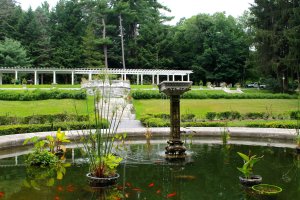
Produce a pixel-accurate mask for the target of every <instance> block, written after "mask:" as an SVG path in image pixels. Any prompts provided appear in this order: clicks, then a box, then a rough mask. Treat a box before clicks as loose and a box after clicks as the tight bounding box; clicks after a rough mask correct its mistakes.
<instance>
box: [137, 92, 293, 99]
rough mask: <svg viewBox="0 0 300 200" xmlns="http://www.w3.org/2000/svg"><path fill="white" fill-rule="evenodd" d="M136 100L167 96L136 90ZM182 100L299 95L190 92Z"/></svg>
mask: <svg viewBox="0 0 300 200" xmlns="http://www.w3.org/2000/svg"><path fill="white" fill-rule="evenodd" d="M131 96H132V97H133V98H134V99H165V98H166V95H164V94H163V93H159V91H158V90H134V91H132V92H131ZM181 98H182V99H297V98H298V96H297V95H289V94H268V93H266V94H264V93H257V94H256V93H243V94H227V93H205V92H202V91H189V92H186V93H184V94H183V95H182V96H181Z"/></svg>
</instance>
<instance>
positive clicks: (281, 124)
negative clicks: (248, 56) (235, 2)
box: [142, 117, 297, 129]
mask: <svg viewBox="0 0 300 200" xmlns="http://www.w3.org/2000/svg"><path fill="white" fill-rule="evenodd" d="M142 123H143V124H144V125H145V126H147V127H170V122H169V121H167V120H164V119H160V118H153V117H150V118H147V119H145V120H144V121H142ZM226 126H231V125H230V122H229V123H227V122H216V121H207V122H182V123H181V127H226ZM244 126H245V127H256V128H290V129H296V128H297V123H296V122H289V121H276V122H268V121H266V122H245V124H244Z"/></svg>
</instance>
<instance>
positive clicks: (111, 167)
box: [99, 154, 123, 176]
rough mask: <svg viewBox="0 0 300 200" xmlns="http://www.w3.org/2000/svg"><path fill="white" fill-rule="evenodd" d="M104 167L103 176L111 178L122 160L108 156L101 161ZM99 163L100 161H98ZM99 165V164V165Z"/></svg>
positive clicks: (111, 155)
mask: <svg viewBox="0 0 300 200" xmlns="http://www.w3.org/2000/svg"><path fill="white" fill-rule="evenodd" d="M101 160H102V161H103V163H104V167H105V170H104V171H105V173H104V175H105V176H113V175H114V174H115V173H116V170H117V167H118V166H119V165H120V163H121V161H122V160H123V158H121V157H118V156H115V155H113V154H108V155H106V156H105V157H102V159H101ZM99 162H100V160H99ZM99 164H100V163H99Z"/></svg>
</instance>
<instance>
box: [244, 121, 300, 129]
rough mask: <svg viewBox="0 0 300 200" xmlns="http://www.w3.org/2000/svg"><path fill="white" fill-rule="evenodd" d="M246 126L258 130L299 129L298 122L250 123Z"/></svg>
mask: <svg viewBox="0 0 300 200" xmlns="http://www.w3.org/2000/svg"><path fill="white" fill-rule="evenodd" d="M245 126H246V127H257V128H288V129H296V128H297V127H298V125H297V122H296V121H275V122H272V121H271V122H268V121H264V122H248V123H247V124H246V125H245Z"/></svg>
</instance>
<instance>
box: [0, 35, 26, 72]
mask: <svg viewBox="0 0 300 200" xmlns="http://www.w3.org/2000/svg"><path fill="white" fill-rule="evenodd" d="M30 62H31V61H30V59H29V58H28V57H27V54H26V50H25V48H24V47H22V45H21V43H20V42H19V41H16V40H13V39H9V38H5V40H4V41H0V66H3V67H29V66H31V63H30Z"/></svg>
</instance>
